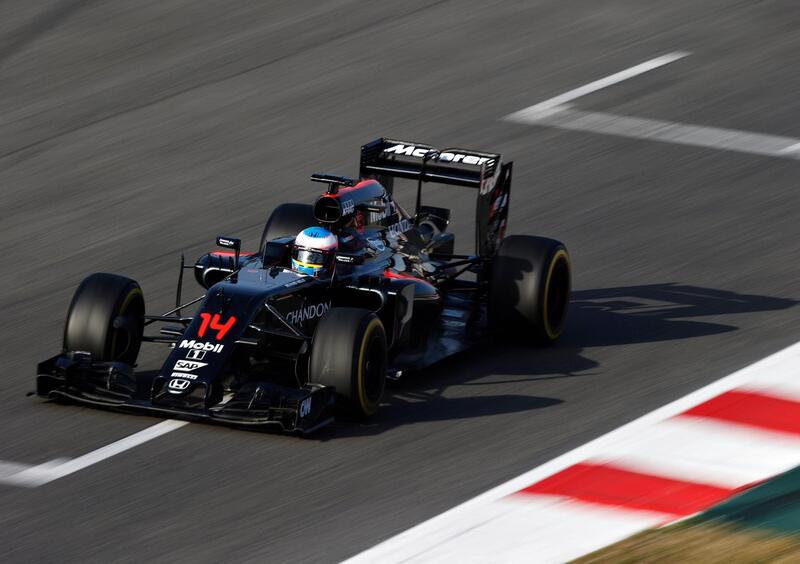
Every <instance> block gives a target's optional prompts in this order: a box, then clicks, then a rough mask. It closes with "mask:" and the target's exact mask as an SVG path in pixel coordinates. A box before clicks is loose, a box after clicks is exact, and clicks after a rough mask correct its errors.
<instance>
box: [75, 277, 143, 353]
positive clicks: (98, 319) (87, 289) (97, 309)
mask: <svg viewBox="0 0 800 564" xmlns="http://www.w3.org/2000/svg"><path fill="white" fill-rule="evenodd" d="M143 330H144V295H143V294H142V289H141V288H140V287H139V284H137V283H136V281H135V280H131V279H130V278H126V277H124V276H118V275H116V274H106V273H102V272H101V273H96V274H92V275H90V276H87V277H86V278H84V280H83V282H81V284H80V286H78V289H77V290H75V295H74V296H73V297H72V302H71V303H70V305H69V310H68V311H67V322H66V324H65V327H64V350H65V351H84V352H88V353H91V355H92V359H93V360H97V361H120V362H124V363H126V364H130V365H131V366H133V365H134V364H135V363H136V357H137V356H138V355H139V348H140V347H141V344H142V332H143Z"/></svg>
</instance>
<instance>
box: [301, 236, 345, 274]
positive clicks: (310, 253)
mask: <svg viewBox="0 0 800 564" xmlns="http://www.w3.org/2000/svg"><path fill="white" fill-rule="evenodd" d="M338 246H339V241H338V239H337V237H336V235H334V234H333V233H331V232H330V231H328V230H327V229H324V228H322V227H309V228H307V229H303V230H302V231H301V232H300V233H299V234H298V235H297V237H296V238H295V240H294V246H293V247H292V270H294V271H295V272H299V273H301V274H308V275H310V276H324V275H326V274H330V273H331V272H332V271H333V261H334V259H335V257H336V249H337V248H338Z"/></svg>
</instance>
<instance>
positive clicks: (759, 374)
mask: <svg viewBox="0 0 800 564" xmlns="http://www.w3.org/2000/svg"><path fill="white" fill-rule="evenodd" d="M787 367H789V368H791V369H792V370H793V371H794V372H795V373H796V372H800V343H795V344H794V345H792V346H790V347H787V348H785V349H783V350H782V351H779V352H777V353H775V354H773V355H771V356H768V357H767V358H764V359H762V360H760V361H758V362H756V363H754V364H751V365H750V366H747V367H745V368H743V369H741V370H739V371H737V372H734V373H733V374H730V375H728V376H726V377H724V378H721V379H720V380H717V381H716V382H712V383H711V384H709V385H707V386H705V387H703V388H700V389H699V390H697V391H695V392H692V393H690V394H689V395H686V396H684V397H682V398H680V399H677V400H675V401H673V402H672V403H669V404H667V405H665V406H663V407H660V408H658V409H656V410H655V411H651V412H650V413H648V414H646V415H644V416H642V417H640V418H638V419H636V420H634V421H632V422H630V423H628V424H626V425H623V426H622V427H619V428H618V429H615V430H614V431H611V432H610V433H607V434H605V435H603V436H601V437H599V438H597V439H594V440H592V441H590V442H588V443H586V444H584V445H582V446H580V447H578V448H576V449H574V450H571V451H569V452H567V453H566V454H562V455H561V456H558V457H556V458H554V459H553V460H550V461H549V462H546V463H544V464H542V465H541V466H538V467H536V468H534V469H532V470H529V471H528V472H525V473H524V474H521V475H520V476H517V477H516V478H513V479H511V480H509V481H508V482H505V483H503V484H500V485H499V486H497V487H495V488H492V489H491V490H489V491H487V492H485V493H483V494H481V495H479V496H477V497H474V498H472V499H470V500H468V501H466V502H464V503H462V504H461V505H458V506H456V507H454V508H453V509H450V510H449V511H445V512H444V513H442V514H440V515H437V516H436V517H433V518H431V519H429V520H427V521H424V522H422V523H420V524H419V525H416V526H414V527H412V528H410V529H408V530H407V531H405V532H403V533H400V534H399V535H397V536H395V537H392V538H390V539H389V540H387V541H384V542H382V543H381V544H378V545H376V546H374V547H372V548H370V549H368V550H366V551H365V552H362V553H360V554H357V555H355V556H354V557H352V558H351V559H349V560H347V561H346V562H347V563H350V564H355V563H362V562H381V563H389V562H398V563H399V562H408V561H414V559H423V560H424V559H425V555H427V554H437V550H438V547H439V546H441V545H443V544H445V543H450V542H451V540H452V539H454V538H456V537H459V536H461V535H463V534H465V533H466V532H467V531H468V530H469V528H475V527H478V526H479V524H476V523H474V522H472V521H471V520H473V519H474V516H475V515H479V514H481V513H482V512H484V511H486V509H487V506H488V505H489V504H490V503H492V502H497V501H498V500H500V499H501V498H505V497H506V496H508V495H510V494H513V493H515V492H517V491H519V490H521V489H523V488H525V487H526V486H528V485H530V484H533V483H535V482H539V481H541V480H543V479H544V478H547V477H549V476H552V475H553V474H556V473H557V472H560V471H561V470H564V469H565V468H567V467H569V466H572V465H573V464H576V463H578V462H581V461H584V460H587V459H591V458H594V457H596V456H602V454H603V453H604V452H605V451H606V450H607V449H609V448H610V447H613V446H614V445H615V444H619V443H621V442H625V441H629V440H631V439H632V438H635V437H639V436H641V435H642V434H643V432H644V431H645V430H646V429H647V428H648V427H650V426H651V425H654V424H655V423H657V422H659V421H663V420H665V419H668V418H670V417H674V416H676V415H678V414H680V413H682V412H684V411H686V410H687V409H690V408H692V407H694V406H696V405H698V404H700V403H703V402H705V401H708V400H710V399H711V398H713V397H716V396H718V395H719V394H722V393H724V392H727V391H730V390H732V389H734V388H737V387H739V386H742V385H743V384H745V383H747V382H751V381H756V382H757V381H759V380H762V379H763V378H767V379H768V378H769V374H770V372H771V371H773V370H774V369H776V368H777V369H779V370H780V369H783V370H786V368H787ZM574 557H577V556H574Z"/></svg>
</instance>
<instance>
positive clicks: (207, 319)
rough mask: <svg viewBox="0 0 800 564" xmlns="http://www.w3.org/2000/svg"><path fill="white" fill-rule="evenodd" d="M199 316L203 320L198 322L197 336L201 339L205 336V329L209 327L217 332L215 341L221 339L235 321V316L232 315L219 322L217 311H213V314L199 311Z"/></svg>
mask: <svg viewBox="0 0 800 564" xmlns="http://www.w3.org/2000/svg"><path fill="white" fill-rule="evenodd" d="M200 318H201V319H202V320H203V321H202V323H200V329H198V330H197V336H198V337H200V338H201V339H202V338H203V337H204V336H205V334H206V330H207V329H208V328H209V327H210V328H211V329H212V330H213V331H216V332H217V335H216V337H214V338H215V339H216V340H217V341H221V340H222V339H224V338H225V334H226V333H227V332H228V331H230V329H231V327H233V325H234V323H236V318H235V317H234V316H232V315H231V316H230V317H229V318H228V321H226V322H225V323H220V322H219V320H220V317H219V314H218V313H215V314H214V315H213V316H212V315H211V314H210V313H201V314H200Z"/></svg>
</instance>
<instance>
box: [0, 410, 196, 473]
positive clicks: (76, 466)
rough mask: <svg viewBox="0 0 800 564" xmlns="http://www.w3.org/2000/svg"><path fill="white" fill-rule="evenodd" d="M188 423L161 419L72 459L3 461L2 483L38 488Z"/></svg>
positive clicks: (0, 467) (0, 471) (0, 468)
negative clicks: (38, 461)
mask: <svg viewBox="0 0 800 564" xmlns="http://www.w3.org/2000/svg"><path fill="white" fill-rule="evenodd" d="M184 425H188V423H187V422H186V421H174V420H168V421H162V422H161V423H158V424H156V425H153V426H152V427H148V428H147V429H144V430H142V431H139V432H138V433H134V434H133V435H130V436H129V437H125V438H124V439H120V440H118V441H116V442H113V443H111V444H110V445H106V446H104V447H101V448H99V449H97V450H93V451H92V452H90V453H87V454H84V455H83V456H79V457H78V458H74V459H71V460H65V459H59V460H52V461H50V462H45V463H44V464H39V465H36V466H29V465H23V464H14V463H2V464H0V484H8V485H14V486H25V487H31V488H35V487H37V486H41V485H43V484H46V483H48V482H52V481H53V480H58V479H59V478H63V477H64V476H68V475H69V474H73V473H75V472H78V471H79V470H83V469H84V468H88V467H89V466H92V465H93V464H97V463H98V462H102V461H103V460H105V459H107V458H111V457H112V456H115V455H117V454H120V453H122V452H125V451H126V450H130V449H132V448H134V447H137V446H139V445H141V444H144V443H146V442H148V441H151V440H153V439H155V438H157V437H160V436H162V435H166V434H167V433H170V432H172V431H174V430H176V429H180V428H181V427H183V426H184Z"/></svg>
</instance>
